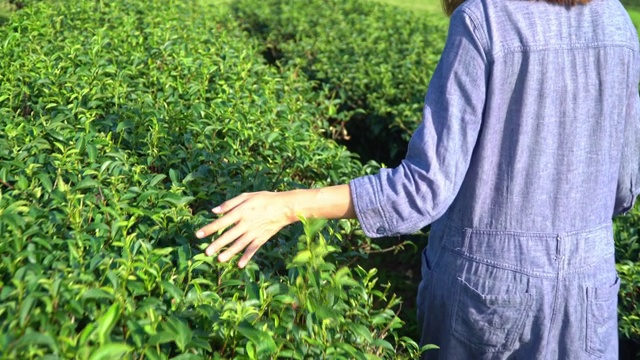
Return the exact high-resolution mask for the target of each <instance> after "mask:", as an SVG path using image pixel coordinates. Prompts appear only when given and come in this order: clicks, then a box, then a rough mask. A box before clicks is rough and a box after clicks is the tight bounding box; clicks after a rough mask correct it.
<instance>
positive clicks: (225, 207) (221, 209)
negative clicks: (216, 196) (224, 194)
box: [211, 193, 249, 214]
mask: <svg viewBox="0 0 640 360" xmlns="http://www.w3.org/2000/svg"><path fill="white" fill-rule="evenodd" d="M248 196H249V194H247V193H243V194H240V195H238V196H236V197H234V198H233V199H230V200H227V201H225V202H223V203H222V204H220V205H218V206H216V207H215V208H213V210H211V211H213V213H214V214H224V213H227V212H229V211H231V210H232V209H233V208H235V207H236V206H238V205H240V204H242V203H243V202H244V201H245V200H246V199H247V197H248Z"/></svg>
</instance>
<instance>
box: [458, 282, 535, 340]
mask: <svg viewBox="0 0 640 360" xmlns="http://www.w3.org/2000/svg"><path fill="white" fill-rule="evenodd" d="M455 286H456V287H457V289H456V297H455V305H454V308H453V311H454V314H453V316H452V327H451V328H452V332H453V335H454V336H456V337H457V338H458V339H459V340H461V341H463V342H465V343H467V344H469V345H471V346H472V347H473V348H475V349H476V350H478V351H480V352H497V351H508V350H509V349H511V348H512V347H513V345H514V343H515V341H516V340H517V339H518V337H519V336H520V334H521V333H522V331H523V327H524V325H525V322H526V320H527V316H529V314H530V311H529V309H530V308H531V304H532V301H533V297H532V295H531V294H529V293H526V292H522V293H520V292H517V293H514V292H512V289H510V288H511V287H510V286H508V285H507V284H504V286H501V285H500V284H494V285H492V286H490V287H488V288H487V286H483V287H485V288H487V293H480V292H479V291H478V290H476V289H475V288H474V287H472V286H471V285H470V284H469V283H467V282H466V281H464V280H463V279H461V278H458V279H457V282H456V284H455ZM505 290H506V291H505Z"/></svg>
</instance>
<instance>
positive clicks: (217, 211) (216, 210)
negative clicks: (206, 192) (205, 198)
mask: <svg viewBox="0 0 640 360" xmlns="http://www.w3.org/2000/svg"><path fill="white" fill-rule="evenodd" d="M211 211H213V212H214V213H216V214H217V213H219V212H222V209H221V208H220V206H217V207H215V208H213V210H211Z"/></svg>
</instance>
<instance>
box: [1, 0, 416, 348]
mask: <svg viewBox="0 0 640 360" xmlns="http://www.w3.org/2000/svg"><path fill="white" fill-rule="evenodd" d="M0 34H1V36H2V38H3V39H4V40H3V41H4V46H3V47H2V48H0V73H2V74H3V81H2V82H1V83H0V129H1V130H0V181H1V183H0V233H2V234H3V239H5V241H3V242H1V243H0V253H2V254H3V257H2V260H1V261H0V353H2V354H4V356H6V357H8V358H15V359H29V358H75V359H102V358H112V357H114V356H118V355H123V356H127V357H128V358H134V359H136V358H142V357H145V358H150V359H165V358H175V359H201V358H230V357H233V358H246V359H257V358H265V357H273V358H275V357H290V358H306V357H331V358H363V359H364V358H367V359H370V358H379V357H389V356H395V355H393V354H395V353H396V352H400V353H401V354H405V355H403V356H408V357H410V356H416V355H417V354H418V353H419V350H418V348H417V345H416V344H415V342H413V341H412V340H411V339H407V338H400V337H399V336H398V335H397V334H396V332H395V331H396V329H397V328H398V327H400V326H401V324H402V322H401V321H400V319H399V318H398V317H397V316H396V311H395V310H394V308H397V307H398V306H399V299H397V298H396V297H394V296H392V295H390V294H388V293H387V291H385V290H384V287H380V286H376V278H375V271H364V270H362V269H361V268H354V269H350V268H347V267H345V266H343V265H342V264H345V263H347V261H351V260H352V259H353V258H354V256H361V255H358V254H359V251H358V248H359V247H360V246H361V244H360V242H362V241H365V240H363V239H362V237H358V236H357V233H356V232H354V230H353V229H352V228H351V223H349V222H343V223H339V224H330V225H327V226H321V225H318V224H307V226H306V227H305V228H304V231H303V229H302V227H301V226H294V227H290V228H288V229H287V230H286V231H283V232H282V233H281V234H279V235H278V236H277V238H275V239H273V241H272V244H271V245H270V246H268V247H267V248H266V249H265V250H264V252H263V253H262V254H261V255H260V256H259V261H260V264H259V265H260V268H259V269H260V270H259V269H258V264H256V263H251V264H250V266H248V267H247V268H246V269H244V270H239V269H237V268H236V267H235V266H234V265H233V263H232V264H219V263H217V262H215V261H214V260H213V259H212V258H207V257H205V256H204V255H203V253H202V249H203V245H205V244H198V243H195V238H194V236H193V235H192V234H193V231H194V230H195V229H196V228H197V227H198V226H199V225H202V224H204V223H206V222H207V221H209V220H210V215H209V212H208V209H210V208H211V206H212V205H214V204H218V203H220V202H221V201H223V200H224V199H225V198H227V197H230V196H234V195H237V194H238V193H240V192H245V191H256V190H279V189H283V188H290V187H299V186H315V185H322V184H326V183H332V182H334V183H338V182H344V181H346V180H347V179H350V178H352V177H354V176H356V174H362V173H365V172H367V169H366V168H363V167H362V166H361V165H359V163H358V162H357V161H354V159H353V155H352V154H351V153H349V152H347V151H346V150H345V149H344V148H342V147H340V146H338V145H336V144H335V143H334V142H332V141H328V140H327V139H326V138H325V137H323V136H322V132H323V129H326V128H328V124H327V119H326V117H325V115H324V114H326V113H327V111H328V109H329V107H330V106H332V105H331V101H329V100H327V99H326V98H324V97H322V96H318V94H317V93H315V92H313V89H312V87H311V85H310V84H309V83H308V82H307V81H306V80H305V79H304V78H303V77H301V76H297V75H296V74H295V73H293V72H289V71H284V72H279V71H276V69H274V68H273V67H270V66H268V65H265V64H264V61H263V60H262V58H261V56H260V55H259V54H258V53H257V46H256V44H255V43H254V42H253V41H251V40H250V39H248V38H246V37H245V35H244V34H243V33H242V31H241V30H240V28H239V26H237V24H235V22H234V20H233V19H232V18H231V17H229V16H228V14H227V13H226V11H225V10H224V8H220V7H216V6H213V7H202V6H200V5H198V4H197V3H191V2H181V1H160V0H151V1H138V0H129V1H124V0H116V1H109V2H102V1H93V0H85V1H56V2H42V3H38V2H36V3H34V4H30V5H29V6H27V7H26V8H25V9H22V10H21V11H19V12H17V13H16V14H15V15H14V16H13V17H12V18H11V21H10V22H9V23H7V24H6V25H5V26H4V27H2V28H1V29H0ZM338 230H339V231H340V232H339V233H338V232H336V231H338ZM341 241H345V242H344V243H345V244H347V245H346V246H347V248H346V249H340V250H341V251H337V250H338V249H339V247H338V246H337V244H338V243H340V242H341ZM351 248H352V250H350V249H351ZM288 263H292V264H293V265H292V266H289V267H287V266H286V265H285V264H288Z"/></svg>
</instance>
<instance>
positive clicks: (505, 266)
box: [445, 245, 556, 279]
mask: <svg viewBox="0 0 640 360" xmlns="http://www.w3.org/2000/svg"><path fill="white" fill-rule="evenodd" d="M445 246H446V248H447V249H448V250H449V251H451V252H453V253H455V254H456V255H458V256H460V257H462V258H465V259H467V260H471V261H474V262H477V263H480V264H485V265H489V266H493V267H496V268H498V269H504V270H511V271H515V272H517V273H519V274H523V275H529V276H534V277H540V278H547V279H553V278H555V277H556V274H555V273H542V272H538V271H530V270H524V269H522V268H519V267H516V266H513V265H508V264H503V263H499V262H496V261H492V260H487V259H483V258H480V257H477V256H473V255H470V254H465V253H463V252H460V251H458V250H456V249H455V248H453V247H451V246H449V245H445Z"/></svg>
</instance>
